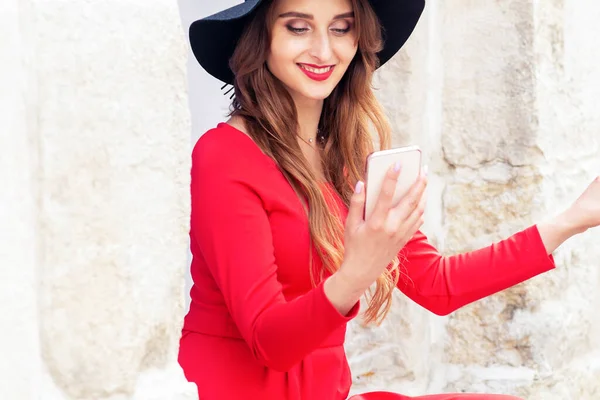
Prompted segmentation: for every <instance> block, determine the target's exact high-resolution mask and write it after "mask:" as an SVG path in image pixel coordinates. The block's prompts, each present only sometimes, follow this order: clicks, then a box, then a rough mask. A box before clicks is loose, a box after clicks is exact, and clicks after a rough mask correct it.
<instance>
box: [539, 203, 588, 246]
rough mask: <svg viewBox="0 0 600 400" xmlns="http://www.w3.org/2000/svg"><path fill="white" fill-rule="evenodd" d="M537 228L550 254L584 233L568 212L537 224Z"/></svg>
mask: <svg viewBox="0 0 600 400" xmlns="http://www.w3.org/2000/svg"><path fill="white" fill-rule="evenodd" d="M537 227H538V231H539V232H540V236H541V238H542V242H543V243H544V246H545V247H546V252H547V253H548V254H552V253H553V252H554V251H555V250H556V249H557V248H558V247H559V246H560V245H562V244H563V243H564V242H565V241H567V240H568V239H569V238H571V237H572V236H575V235H577V234H579V233H581V232H583V231H584V230H582V229H581V228H580V227H578V226H577V225H576V224H574V223H573V218H571V217H570V216H569V214H568V212H563V213H561V214H559V215H557V216H556V217H554V218H552V219H549V220H547V221H544V222H541V223H539V224H537Z"/></svg>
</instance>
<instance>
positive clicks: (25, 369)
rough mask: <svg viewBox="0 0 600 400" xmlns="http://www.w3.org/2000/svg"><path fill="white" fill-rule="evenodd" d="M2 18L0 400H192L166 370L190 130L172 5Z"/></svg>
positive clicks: (21, 9) (180, 38)
mask: <svg viewBox="0 0 600 400" xmlns="http://www.w3.org/2000/svg"><path fill="white" fill-rule="evenodd" d="M8 11H9V13H8V14H5V12H4V6H3V12H2V13H1V14H2V26H3V27H2V29H3V30H2V37H3V38H10V43H9V47H8V49H7V52H6V56H7V57H6V58H4V57H3V58H2V59H3V60H5V59H6V60H12V62H11V63H10V64H8V65H7V64H6V63H4V61H3V63H2V74H1V75H2V82H3V85H4V83H5V82H6V83H7V84H9V89H15V90H16V92H15V94H16V96H14V98H13V102H12V103H10V104H9V105H10V107H8V111H7V113H6V117H7V119H5V118H2V121H1V123H2V125H1V126H0V131H1V132H2V138H3V140H2V144H3V146H2V150H3V151H4V150H8V152H9V153H10V154H11V157H10V158H8V159H7V158H5V157H4V155H3V156H2V161H3V164H6V168H4V165H3V169H2V175H1V176H2V178H4V177H6V179H2V182H3V184H8V191H7V192H3V194H2V195H1V198H2V204H4V203H5V202H6V203H8V204H7V206H8V208H7V210H8V211H7V213H6V214H7V217H9V218H10V219H9V220H8V221H6V223H7V225H4V218H3V224H2V225H3V226H10V227H13V228H14V233H17V235H14V236H13V238H12V239H11V241H8V243H7V242H5V241H2V253H3V254H2V255H3V256H4V251H7V252H10V253H9V256H10V257H9V259H8V260H9V263H10V265H11V269H9V271H8V273H9V274H10V275H8V276H7V277H5V276H4V272H5V271H4V268H2V278H3V279H2V280H1V282H2V284H4V283H5V282H10V285H12V286H11V287H10V288H11V290H10V291H9V292H8V294H9V297H12V299H11V300H12V302H13V304H19V308H18V310H17V312H14V313H10V314H8V320H7V321H6V322H5V323H3V324H2V325H3V326H14V325H16V327H15V328H14V329H11V331H9V334H8V336H6V335H7V334H6V333H4V332H3V333H2V336H1V337H0V343H1V344H0V346H2V354H3V357H2V358H3V360H2V364H1V365H2V368H0V373H1V374H2V377H3V379H2V381H3V382H5V381H8V382H11V385H10V386H8V387H7V386H5V385H4V383H3V384H2V385H0V398H3V399H4V398H6V399H9V398H10V399H18V400H21V399H23V400H25V399H34V398H35V399H37V398H43V399H45V400H46V399H48V400H53V399H57V400H58V399H97V400H101V399H107V400H108V399H110V400H125V399H136V400H137V399H139V400H142V399H143V400H148V399H157V400H158V399H173V400H175V399H177V400H179V399H182V400H183V399H192V398H197V394H196V388H195V386H194V385H193V384H189V383H187V382H186V381H185V379H184V377H183V373H182V371H181V369H180V368H179V366H178V364H177V362H176V356H177V348H178V339H179V335H180V327H181V322H182V317H183V312H184V292H183V290H184V287H183V282H184V273H183V272H184V267H185V265H186V248H187V235H188V229H189V228H188V219H189V190H188V185H189V181H188V179H189V174H188V173H187V171H188V168H189V141H188V138H189V128H190V123H189V108H188V104H187V96H186V93H187V88H186V83H187V82H186V78H185V72H186V71H185V57H186V50H187V48H186V45H185V36H184V34H183V31H182V29H181V25H180V22H179V15H178V9H177V5H176V4H175V3H172V2H168V1H163V0H155V1H151V2H139V1H126V2H119V3H118V4H117V3H114V2H113V3H98V2H90V1H77V2H68V3H65V2H60V1H35V0H34V1H32V2H30V3H29V2H20V1H9V8H8ZM5 20H6V21H5ZM5 30H6V32H5ZM2 43H4V42H2ZM2 50H3V55H4V54H5V53H4V48H3V49H2ZM31 56H35V64H32V63H31V62H30V57H31ZM8 77H12V79H13V80H14V83H13V82H10V81H9V80H8V79H5V78H8ZM29 86H33V88H30V87H29ZM3 87H4V86H3ZM3 92H4V90H3ZM3 99H4V97H3ZM15 99H16V100H17V102H14V100H15ZM4 110H5V108H4V107H3V111H4ZM2 115H4V113H3V114H2ZM5 132H7V133H9V134H10V135H14V136H12V137H8V141H7V143H6V146H4V144H5V140H4V139H5V138H6V137H7V136H5ZM4 161H7V162H6V163H4ZM18 171H20V172H21V173H15V172H18ZM38 195H39V197H38ZM2 209H3V210H5V208H4V207H3V208H2ZM3 214H4V212H3ZM3 261H4V257H3ZM13 265H14V267H13ZM13 268H14V269H13ZM2 294H3V295H2V296H3V297H2V298H3V299H4V300H7V301H3V302H2V305H1V306H0V309H1V310H2V312H1V314H2V315H3V317H4V316H5V315H7V314H6V312H5V308H4V307H5V305H6V304H8V303H9V301H8V298H6V299H5V298H4V291H2ZM11 294H12V296H11ZM9 309H10V308H9ZM4 346H12V347H13V349H14V350H11V351H4V350H5V349H4ZM18 349H21V350H18ZM4 354H10V355H11V357H10V358H8V360H6V357H5V356H4ZM12 355H14V357H12ZM5 361H6V362H7V365H6V367H5V366H4V362H5ZM8 369H10V372H7V370H8ZM7 377H8V379H6V378H7Z"/></svg>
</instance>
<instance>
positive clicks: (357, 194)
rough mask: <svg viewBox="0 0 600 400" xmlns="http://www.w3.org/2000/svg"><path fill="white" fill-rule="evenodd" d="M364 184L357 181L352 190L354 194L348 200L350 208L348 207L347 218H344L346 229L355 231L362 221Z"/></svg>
mask: <svg viewBox="0 0 600 400" xmlns="http://www.w3.org/2000/svg"><path fill="white" fill-rule="evenodd" d="M364 186H365V185H364V183H363V182H361V181H358V182H357V183H356V187H355V188H354V193H353V194H352V197H351V198H350V207H348V216H347V217H346V228H347V229H350V230H355V229H356V228H358V226H359V225H360V224H361V223H362V221H363V214H364V209H365V190H364Z"/></svg>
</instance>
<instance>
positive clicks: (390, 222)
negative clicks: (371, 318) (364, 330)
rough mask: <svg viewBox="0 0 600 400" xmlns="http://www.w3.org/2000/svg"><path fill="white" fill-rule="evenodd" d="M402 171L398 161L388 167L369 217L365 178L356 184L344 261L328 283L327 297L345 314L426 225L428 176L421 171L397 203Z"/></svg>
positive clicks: (347, 228)
mask: <svg viewBox="0 0 600 400" xmlns="http://www.w3.org/2000/svg"><path fill="white" fill-rule="evenodd" d="M400 174H402V171H401V168H400V166H398V165H396V166H393V167H391V168H390V169H389V170H388V171H387V173H386V176H385V179H384V181H383V183H382V187H381V191H380V193H379V196H378V198H377V200H376V203H375V206H374V209H373V212H372V214H371V215H370V216H369V217H368V218H367V219H366V220H365V219H364V218H363V215H364V209H365V198H366V196H365V190H364V185H363V183H362V182H358V184H357V185H356V190H355V191H354V194H353V196H352V199H351V203H350V208H349V211H348V217H347V219H346V226H345V232H344V246H345V253H344V261H343V262H342V265H341V267H340V269H339V270H338V271H337V272H336V273H335V274H333V276H332V277H331V278H330V279H329V280H328V281H327V282H326V283H325V292H326V294H327V296H328V298H329V299H330V301H331V302H332V304H333V305H334V306H336V308H338V310H339V311H340V312H341V313H342V314H346V313H347V312H348V311H350V309H351V308H352V307H353V306H354V304H356V302H357V301H358V300H359V299H360V297H361V296H362V295H363V293H364V292H365V291H366V290H367V289H368V288H369V287H370V286H371V285H372V284H373V283H374V282H375V280H376V279H377V278H378V277H379V276H380V275H381V274H382V273H383V272H384V270H385V269H386V268H387V267H388V265H389V263H390V262H391V261H392V260H393V259H394V257H396V256H397V255H398V252H399V251H400V250H401V249H402V248H403V247H404V246H405V245H406V243H408V241H409V240H410V239H411V238H412V237H413V236H414V234H415V233H416V232H417V230H419V228H420V227H421V226H422V225H423V213H424V211H425V202H426V197H425V188H426V186H427V177H426V175H425V174H424V173H421V174H420V176H419V178H418V179H417V180H416V181H415V182H414V183H413V184H412V186H411V187H410V190H409V191H408V192H407V193H406V195H404V196H403V197H402V199H401V200H400V202H399V203H398V204H396V205H394V204H393V194H394V191H395V188H396V184H397V182H398V177H399V176H400Z"/></svg>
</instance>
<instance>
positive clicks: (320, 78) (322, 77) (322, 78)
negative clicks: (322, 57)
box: [298, 63, 335, 82]
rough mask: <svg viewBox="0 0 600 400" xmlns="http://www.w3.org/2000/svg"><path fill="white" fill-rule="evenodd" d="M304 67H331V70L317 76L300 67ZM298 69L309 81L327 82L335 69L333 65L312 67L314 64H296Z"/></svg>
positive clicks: (315, 66)
mask: <svg viewBox="0 0 600 400" xmlns="http://www.w3.org/2000/svg"><path fill="white" fill-rule="evenodd" d="M303 65H305V66H307V67H310V68H326V67H331V69H330V70H329V71H327V72H324V73H322V74H318V73H316V72H311V71H307V70H306V69H304V68H302V66H303ZM298 68H300V71H302V72H304V74H305V75H306V76H308V77H309V78H310V79H312V80H314V81H319V82H321V81H325V80H327V79H328V78H329V77H330V76H331V74H332V73H333V70H334V69H335V65H314V64H304V63H302V64H298Z"/></svg>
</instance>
